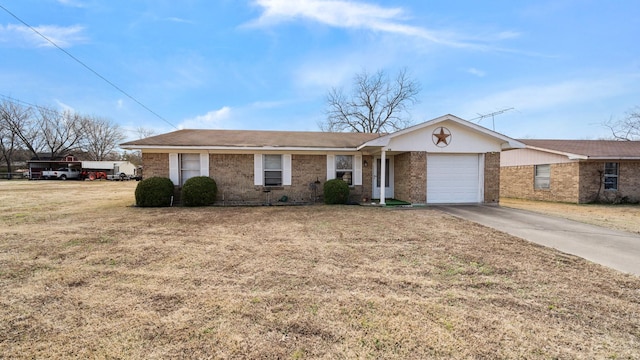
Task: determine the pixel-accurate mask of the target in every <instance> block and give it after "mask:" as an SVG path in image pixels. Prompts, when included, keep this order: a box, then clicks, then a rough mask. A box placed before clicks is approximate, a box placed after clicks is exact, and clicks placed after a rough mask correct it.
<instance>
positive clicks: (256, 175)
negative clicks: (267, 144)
mask: <svg viewBox="0 0 640 360" xmlns="http://www.w3.org/2000/svg"><path fill="white" fill-rule="evenodd" d="M263 183H264V176H263V174H262V154H253V185H256V186H262V184H263Z"/></svg>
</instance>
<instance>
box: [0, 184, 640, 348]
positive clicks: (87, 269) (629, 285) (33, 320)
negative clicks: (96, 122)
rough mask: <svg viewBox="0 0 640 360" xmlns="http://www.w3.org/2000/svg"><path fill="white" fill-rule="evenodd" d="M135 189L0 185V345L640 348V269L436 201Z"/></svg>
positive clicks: (42, 346)
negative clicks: (324, 201) (268, 200)
mask: <svg viewBox="0 0 640 360" xmlns="http://www.w3.org/2000/svg"><path fill="white" fill-rule="evenodd" d="M135 186H136V183H135V182H72V181H66V182H61V181H40V182H33V181H14V182H7V181H4V182H0V239H1V241H0V358H7V359H15V358H29V359H31V358H101V359H102V358H114V359H115V358H120V359H141V358H145V359H161V358H162V359H165V358H167V359H168V358H172V359H173V358H199V359H207V358H214V359H231V358H233V359H238V358H247V359H275V358H279V359H315V358H325V359H352V358H361V359H366V358H376V359H377V358H385V359H429V358H436V359H437V358H442V359H452V358H453V359H473V358H477V359H480V358H483V359H493V358H505V359H554V358H558V359H637V358H640V278H638V277H635V276H632V275H625V274H622V273H619V272H616V271H614V270H610V269H608V268H604V267H601V266H599V265H595V264H592V263H589V262H587V261H585V260H582V259H580V258H577V257H573V256H570V255H567V254H563V253H559V252H557V251H554V250H551V249H547V248H543V247H540V246H536V245H532V244H530V243H527V242H525V241H522V240H520V239H517V238H514V237H511V236H508V235H506V234H503V233H500V232H497V231H494V230H491V229H488V228H485V227H482V226H479V225H476V224H473V223H469V222H465V221H463V220H460V219H458V218H454V217H451V216H448V215H445V214H443V213H440V212H438V211H436V210H432V209H429V208H425V209H385V208H374V207H357V206H348V207H346V206H345V207H342V206H333V207H328V206H321V205H318V206H306V207H300V206H298V207H251V208H220V207H208V208H156V209H149V208H146V209H143V208H135V207H133V206H132V205H133V203H134V199H133V192H134V189H135ZM603 209H604V210H603V211H606V208H603Z"/></svg>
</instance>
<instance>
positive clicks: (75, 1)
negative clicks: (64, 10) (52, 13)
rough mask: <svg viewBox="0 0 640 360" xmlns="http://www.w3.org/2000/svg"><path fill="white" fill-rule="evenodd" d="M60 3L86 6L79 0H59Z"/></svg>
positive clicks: (80, 6)
mask: <svg viewBox="0 0 640 360" xmlns="http://www.w3.org/2000/svg"><path fill="white" fill-rule="evenodd" d="M58 3H60V4H61V5H65V6H72V7H77V8H83V7H86V5H85V4H83V3H82V2H81V1H79V0H58Z"/></svg>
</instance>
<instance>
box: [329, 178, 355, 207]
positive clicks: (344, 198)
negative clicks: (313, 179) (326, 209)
mask: <svg viewBox="0 0 640 360" xmlns="http://www.w3.org/2000/svg"><path fill="white" fill-rule="evenodd" d="M323 191H324V203H325V204H346V203H347V202H348V201H349V185H347V183H346V182H345V181H344V180H342V179H333V180H328V181H327V182H325V183H324V190H323Z"/></svg>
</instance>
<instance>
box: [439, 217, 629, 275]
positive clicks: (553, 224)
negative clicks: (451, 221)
mask: <svg viewBox="0 0 640 360" xmlns="http://www.w3.org/2000/svg"><path fill="white" fill-rule="evenodd" d="M431 208H434V209H437V210H440V211H442V212H445V213H447V214H450V215H453V216H456V217H459V218H462V219H466V220H469V221H473V222H476V223H478V224H481V225H484V226H488V227H491V228H494V229H496V230H500V231H502V232H506V233H508V234H510V235H514V236H517V237H519V238H522V239H525V240H528V241H531V242H533V243H536V244H540V245H544V246H547V247H551V248H554V249H558V250H560V251H562V252H565V253H568V254H572V255H576V256H580V257H582V258H585V259H587V260H590V261H593V262H595V263H598V264H601V265H604V266H608V267H610V268H613V269H616V270H619V271H622V272H627V273H631V274H635V275H639V276H640V236H639V235H636V234H633V233H629V232H624V231H617V230H610V229H606V228H603V227H599V226H595V225H589V224H584V223H580V222H577V221H573V220H567V219H562V218H558V217H553V216H548V215H542V214H538V213H533V212H530V211H525V210H518V209H511V208H504V207H500V206H488V205H451V206H433V207H431Z"/></svg>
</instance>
